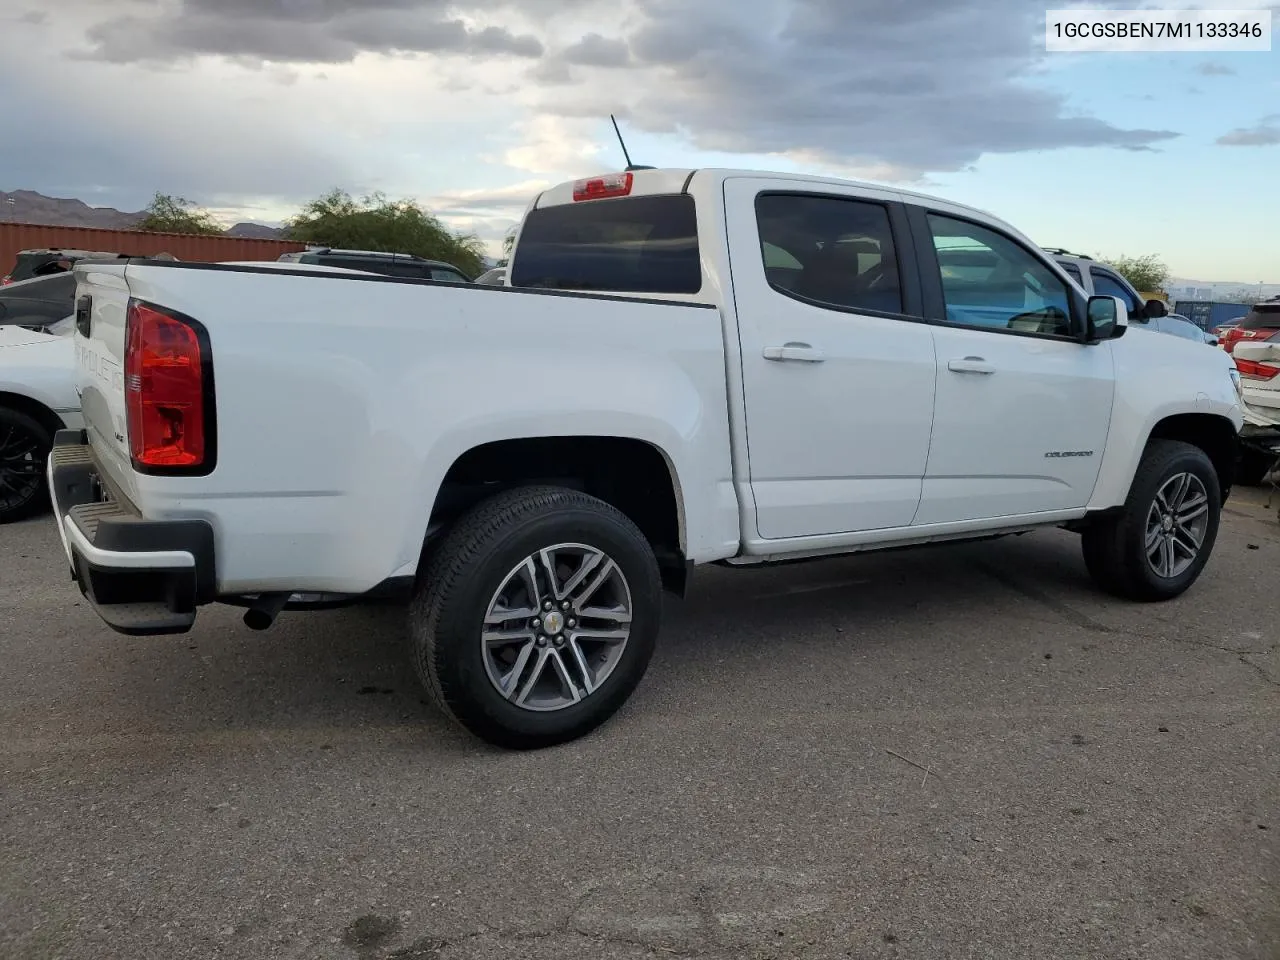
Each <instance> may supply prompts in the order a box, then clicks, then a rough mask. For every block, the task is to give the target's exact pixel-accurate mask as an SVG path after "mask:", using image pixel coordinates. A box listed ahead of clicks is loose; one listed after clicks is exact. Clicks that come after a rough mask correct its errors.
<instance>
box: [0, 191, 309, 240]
mask: <svg viewBox="0 0 1280 960" xmlns="http://www.w3.org/2000/svg"><path fill="white" fill-rule="evenodd" d="M10 201H12V203H11V202H10ZM144 216H146V214H145V213H144V212H143V211H141V210H139V211H138V212H137V213H125V212H124V211H122V210H116V209H115V208H113V207H91V206H89V205H88V204H87V203H85V202H84V201H83V200H70V199H65V198H62V197H46V196H45V195H44V194H42V193H36V192H35V191H34V190H15V191H14V192H13V193H5V192H4V191H3V190H0V223H10V222H12V223H33V224H42V225H46V226H51V227H98V228H100V229H103V230H132V229H133V228H134V226H135V225H136V224H137V223H138V222H139V221H140V220H142V218H143V217H144ZM283 235H284V231H282V230H280V229H279V228H278V227H268V226H266V225H265V224H261V223H237V224H236V225H235V226H234V227H232V228H231V229H230V230H228V231H227V236H229V237H247V238H249V239H253V240H280V239H283Z"/></svg>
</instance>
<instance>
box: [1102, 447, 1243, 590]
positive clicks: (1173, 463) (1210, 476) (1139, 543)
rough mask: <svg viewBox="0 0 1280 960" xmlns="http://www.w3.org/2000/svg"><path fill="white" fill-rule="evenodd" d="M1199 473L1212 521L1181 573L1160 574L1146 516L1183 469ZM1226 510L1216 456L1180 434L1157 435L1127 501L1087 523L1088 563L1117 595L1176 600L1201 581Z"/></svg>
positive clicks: (1106, 586)
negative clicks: (1148, 548) (1155, 566)
mask: <svg viewBox="0 0 1280 960" xmlns="http://www.w3.org/2000/svg"><path fill="white" fill-rule="evenodd" d="M1183 473H1189V474H1192V475H1194V476H1195V477H1196V478H1197V479H1198V480H1199V481H1200V483H1201V484H1202V485H1203V487H1204V491H1205V494H1206V496H1207V497H1208V504H1207V507H1208V510H1207V521H1206V524H1205V529H1204V532H1203V535H1202V537H1201V541H1200V550H1199V553H1198V554H1197V555H1196V557H1195V559H1194V560H1193V561H1192V562H1191V563H1190V564H1189V565H1188V566H1187V568H1186V569H1185V570H1182V571H1181V572H1179V573H1178V575H1177V576H1172V577H1166V576H1161V575H1159V574H1158V573H1157V572H1156V570H1154V569H1153V568H1152V565H1151V563H1150V562H1149V560H1148V557H1147V551H1146V538H1147V519H1148V516H1149V514H1150V512H1151V510H1152V505H1153V503H1154V502H1155V498H1156V494H1157V493H1158V492H1159V491H1160V490H1161V488H1162V487H1163V486H1164V485H1165V484H1166V483H1168V482H1169V480H1171V479H1172V478H1174V477H1176V476H1177V475H1179V474H1183ZM1221 515H1222V493H1221V488H1220V487H1219V484H1218V473H1217V471H1216V470H1215V469H1214V466H1213V463H1212V461H1210V459H1209V457H1208V456H1207V455H1206V454H1205V452H1204V451H1203V450H1201V449H1200V448H1199V447H1195V446H1192V445H1191V444H1189V443H1183V442H1182V441H1179V440H1152V441H1151V442H1150V443H1149V444H1148V445H1147V449H1146V451H1145V452H1144V453H1143V456H1142V460H1141V462H1140V463H1139V464H1138V470H1137V472H1136V474H1135V475H1134V478H1133V484H1132V486H1131V487H1130V488H1129V496H1128V498H1127V499H1126V500H1125V503H1124V507H1123V508H1122V509H1121V510H1120V512H1119V513H1117V514H1116V515H1114V516H1111V517H1108V518H1107V519H1105V520H1100V521H1098V522H1097V523H1095V524H1093V525H1091V526H1090V527H1088V528H1086V529H1085V531H1084V534H1083V537H1082V543H1081V545H1082V549H1083V553H1084V561H1085V566H1086V567H1087V568H1088V570H1089V575H1090V576H1091V577H1092V578H1093V581H1094V582H1095V583H1096V584H1097V585H1098V586H1099V587H1101V588H1102V589H1103V590H1105V591H1106V592H1107V593H1110V594H1112V595H1114V596H1117V597H1122V598H1124V599H1126V600H1136V601H1139V602H1146V603H1150V602H1159V601H1164V600H1172V599H1173V598H1174V597H1177V596H1179V595H1181V594H1182V593H1184V592H1186V590H1187V589H1188V588H1189V587H1190V586H1191V585H1192V584H1193V583H1195V582H1196V580H1197V579H1198V578H1199V576H1200V573H1201V572H1202V571H1203V570H1204V566H1205V564H1206V563H1207V562H1208V560H1209V556H1210V554H1211V553H1212V552H1213V545H1214V543H1215V541H1216V540H1217V537H1218V524H1219V522H1220V520H1221Z"/></svg>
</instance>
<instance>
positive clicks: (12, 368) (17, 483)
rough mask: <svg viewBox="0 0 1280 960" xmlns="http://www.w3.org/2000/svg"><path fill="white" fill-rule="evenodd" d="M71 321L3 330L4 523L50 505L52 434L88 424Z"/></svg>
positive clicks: (0, 475)
mask: <svg viewBox="0 0 1280 960" xmlns="http://www.w3.org/2000/svg"><path fill="white" fill-rule="evenodd" d="M74 324H75V321H74V318H73V317H67V318H66V319H65V320H61V321H59V322H58V323H56V324H53V325H52V326H51V327H49V328H48V329H49V331H50V332H48V333H39V332H36V331H34V330H28V329H26V328H25V327H19V326H14V325H4V326H0V523H11V522H13V521H14V520H22V519H25V518H27V517H30V516H34V515H35V514H37V513H40V512H42V511H43V510H44V509H45V508H46V507H47V505H48V491H47V490H46V489H45V480H44V466H45V459H46V458H47V457H48V455H49V449H50V448H51V447H52V445H53V435H54V434H55V433H56V432H57V431H59V430H62V429H64V428H65V429H70V430H78V429H79V428H80V427H82V426H83V425H84V422H83V420H82V419H81V416H80V398H79V396H77V395H76V386H75V380H74V377H73V376H72V370H73V366H74V361H75V342H74V340H73V339H72V333H74V331H75V326H74Z"/></svg>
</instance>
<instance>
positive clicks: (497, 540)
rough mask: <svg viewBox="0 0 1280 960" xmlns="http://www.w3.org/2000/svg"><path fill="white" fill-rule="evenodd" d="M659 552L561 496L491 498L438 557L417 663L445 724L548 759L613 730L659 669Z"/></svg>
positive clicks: (612, 513) (589, 507)
mask: <svg viewBox="0 0 1280 960" xmlns="http://www.w3.org/2000/svg"><path fill="white" fill-rule="evenodd" d="M661 603H662V581H661V577H660V575H659V572H658V565H657V561H656V560H655V558H654V555H653V550H652V548H651V547H650V546H649V543H648V541H647V540H646V539H645V537H644V535H643V534H642V533H641V532H640V530H639V529H638V528H637V527H636V526H635V524H634V523H632V522H631V520H630V519H628V518H627V517H626V516H625V515H624V514H623V513H621V512H620V511H618V510H617V509H615V508H614V507H612V506H610V505H609V504H607V503H604V502H603V501H601V500H597V499H596V498H594V497H590V496H587V495H585V494H582V493H579V492H577V491H574V490H569V489H565V488H561V487H525V488H520V489H517V490H511V491H508V492H506V493H502V494H498V495H497V496H495V497H493V498H491V499H489V500H486V501H485V502H483V503H481V504H480V505H478V506H477V507H475V508H473V509H472V510H471V512H470V513H468V514H467V515H466V516H464V517H463V518H462V519H460V520H459V521H458V522H457V524H456V525H455V526H454V528H453V529H452V530H451V531H450V533H449V534H448V536H447V537H446V539H445V540H444V542H443V543H441V544H440V547H439V549H437V550H435V551H434V552H433V554H432V557H431V560H430V562H429V564H428V568H427V570H426V575H425V577H424V578H422V579H420V581H419V585H418V588H417V593H416V594H415V597H414V601H413V604H412V607H411V612H410V635H411V639H412V648H413V660H414V664H415V666H416V667H417V670H418V674H419V677H420V678H421V680H422V682H423V685H424V686H425V687H426V688H427V690H428V692H429V693H430V694H431V696H432V699H433V700H434V701H435V702H436V704H437V705H438V706H440V707H441V708H442V709H443V710H444V711H445V713H447V714H449V715H450V716H452V717H453V718H454V719H455V720H457V721H458V722H459V723H461V724H462V726H464V727H465V728H467V729H468V730H470V731H471V732H472V733H473V734H475V735H476V736H478V737H480V738H481V739H483V740H486V741H488V742H489V743H492V744H495V745H497V746H501V747H507V748H513V749H535V748H539V747H548V746H553V745H555V744H558V743H564V742H566V741H569V740H573V739H576V738H577V737H580V736H583V735H584V734H586V733H588V732H590V731H591V730H593V729H595V728H596V727H598V726H600V725H601V724H602V723H604V722H605V721H606V720H608V719H609V718H610V717H611V716H613V714H614V713H615V712H617V710H618V709H619V708H620V707H621V706H622V704H623V703H624V702H625V701H626V700H627V698H628V697H629V696H630V695H631V693H632V692H633V691H634V690H635V688H636V686H637V685H638V684H639V683H640V680H641V678H642V677H643V676H644V673H645V671H646V669H647V667H648V664H649V660H650V657H651V656H652V654H653V648H654V641H655V639H656V636H657V633H658V624H659V619H660V614H661Z"/></svg>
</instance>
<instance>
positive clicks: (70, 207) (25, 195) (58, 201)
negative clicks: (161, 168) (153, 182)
mask: <svg viewBox="0 0 1280 960" xmlns="http://www.w3.org/2000/svg"><path fill="white" fill-rule="evenodd" d="M11 201H12V202H11ZM143 216H144V214H143V213H142V212H141V211H139V212H137V213H124V212H123V211H120V210H116V209H114V208H112V207H91V206H89V205H88V204H87V203H85V202H84V201H83V200H69V199H64V198H61V197H46V196H45V195H44V194H42V193H36V192H35V191H34V190H15V191H14V192H13V193H5V192H4V191H3V190H0V223H4V222H6V221H13V222H16V223H39V224H47V225H49V226H54V227H100V228H101V229H104V230H129V229H132V228H133V225H134V224H136V223H137V222H138V221H139V220H141V219H142V218H143Z"/></svg>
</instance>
